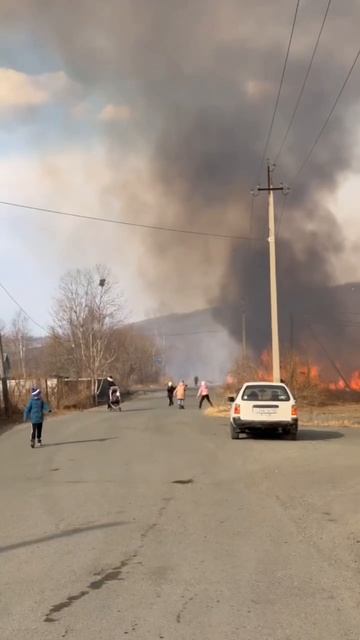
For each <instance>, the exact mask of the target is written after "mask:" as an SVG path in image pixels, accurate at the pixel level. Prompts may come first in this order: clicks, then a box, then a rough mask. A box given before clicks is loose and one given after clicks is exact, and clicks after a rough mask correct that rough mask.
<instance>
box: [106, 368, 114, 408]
mask: <svg viewBox="0 0 360 640" xmlns="http://www.w3.org/2000/svg"><path fill="white" fill-rule="evenodd" d="M106 384H107V396H108V401H107V408H108V409H111V402H110V400H111V393H112V388H113V387H116V386H117V385H116V382H115V380H114V378H113V377H112V376H108V377H107V378H106Z"/></svg>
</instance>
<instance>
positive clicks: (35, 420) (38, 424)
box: [24, 387, 51, 449]
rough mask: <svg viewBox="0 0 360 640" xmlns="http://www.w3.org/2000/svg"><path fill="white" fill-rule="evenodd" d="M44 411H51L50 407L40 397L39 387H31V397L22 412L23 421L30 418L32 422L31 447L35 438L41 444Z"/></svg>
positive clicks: (33, 445)
mask: <svg viewBox="0 0 360 640" xmlns="http://www.w3.org/2000/svg"><path fill="white" fill-rule="evenodd" d="M45 413H51V409H50V408H49V406H48V405H47V404H46V402H44V400H43V399H42V397H41V391H40V389H39V388H38V387H33V388H32V391H31V398H30V400H29V402H28V405H27V407H26V409H25V413H24V420H25V422H27V421H28V420H30V421H31V424H32V433H31V440H30V445H31V448H32V449H33V448H34V447H35V440H37V442H38V445H39V446H40V447H41V446H42V439H41V437H42V428H43V422H44V414H45Z"/></svg>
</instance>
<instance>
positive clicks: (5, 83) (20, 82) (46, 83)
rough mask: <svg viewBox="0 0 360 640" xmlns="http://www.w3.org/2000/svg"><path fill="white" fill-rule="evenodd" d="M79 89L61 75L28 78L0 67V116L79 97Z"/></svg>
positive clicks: (29, 76) (44, 74)
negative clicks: (74, 96) (75, 96)
mask: <svg viewBox="0 0 360 640" xmlns="http://www.w3.org/2000/svg"><path fill="white" fill-rule="evenodd" d="M79 91H80V88H79V85H77V83H75V82H73V81H72V80H71V79H70V78H69V77H68V76H67V75H66V74H65V73H64V72H63V71H56V72H54V73H43V74H41V75H28V74H26V73H22V72H20V71H16V70H15V69H7V68H5V67H0V113H5V114H7V113H11V112H13V111H20V110H23V109H28V108H34V107H41V106H43V105H45V104H48V103H50V102H53V101H56V100H59V99H61V100H64V99H66V98H70V97H71V96H73V95H76V94H77V93H79Z"/></svg>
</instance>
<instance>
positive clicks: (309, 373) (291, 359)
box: [228, 349, 360, 391]
mask: <svg viewBox="0 0 360 640" xmlns="http://www.w3.org/2000/svg"><path fill="white" fill-rule="evenodd" d="M251 369H252V377H253V378H254V379H257V380H264V381H269V382H270V381H271V380H272V357H271V351H270V350H269V349H266V350H265V351H264V352H263V353H262V354H261V356H260V363H259V366H258V367H251ZM281 375H282V378H283V380H284V381H285V382H286V383H288V384H289V385H290V386H291V385H293V386H300V387H310V386H313V387H318V388H320V389H328V390H330V391H344V390H345V389H351V390H352V391H360V370H356V371H353V372H352V373H351V374H350V375H349V376H348V377H346V376H345V377H344V378H342V377H341V376H339V377H338V379H337V380H336V381H330V382H329V381H328V380H327V381H325V380H324V377H322V375H321V366H320V365H317V364H313V363H311V362H306V363H304V360H302V359H301V358H300V357H299V356H297V355H291V356H287V357H286V358H284V360H283V361H282V363H281ZM229 379H230V378H229ZM228 382H229V380H228Z"/></svg>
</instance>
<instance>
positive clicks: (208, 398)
mask: <svg viewBox="0 0 360 640" xmlns="http://www.w3.org/2000/svg"><path fill="white" fill-rule="evenodd" d="M204 400H207V401H208V403H209V404H210V405H211V406H213V403H212V402H211V400H210V396H209V394H208V393H207V394H206V396H201V398H200V402H199V409H201V407H202V404H203V402H204Z"/></svg>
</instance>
